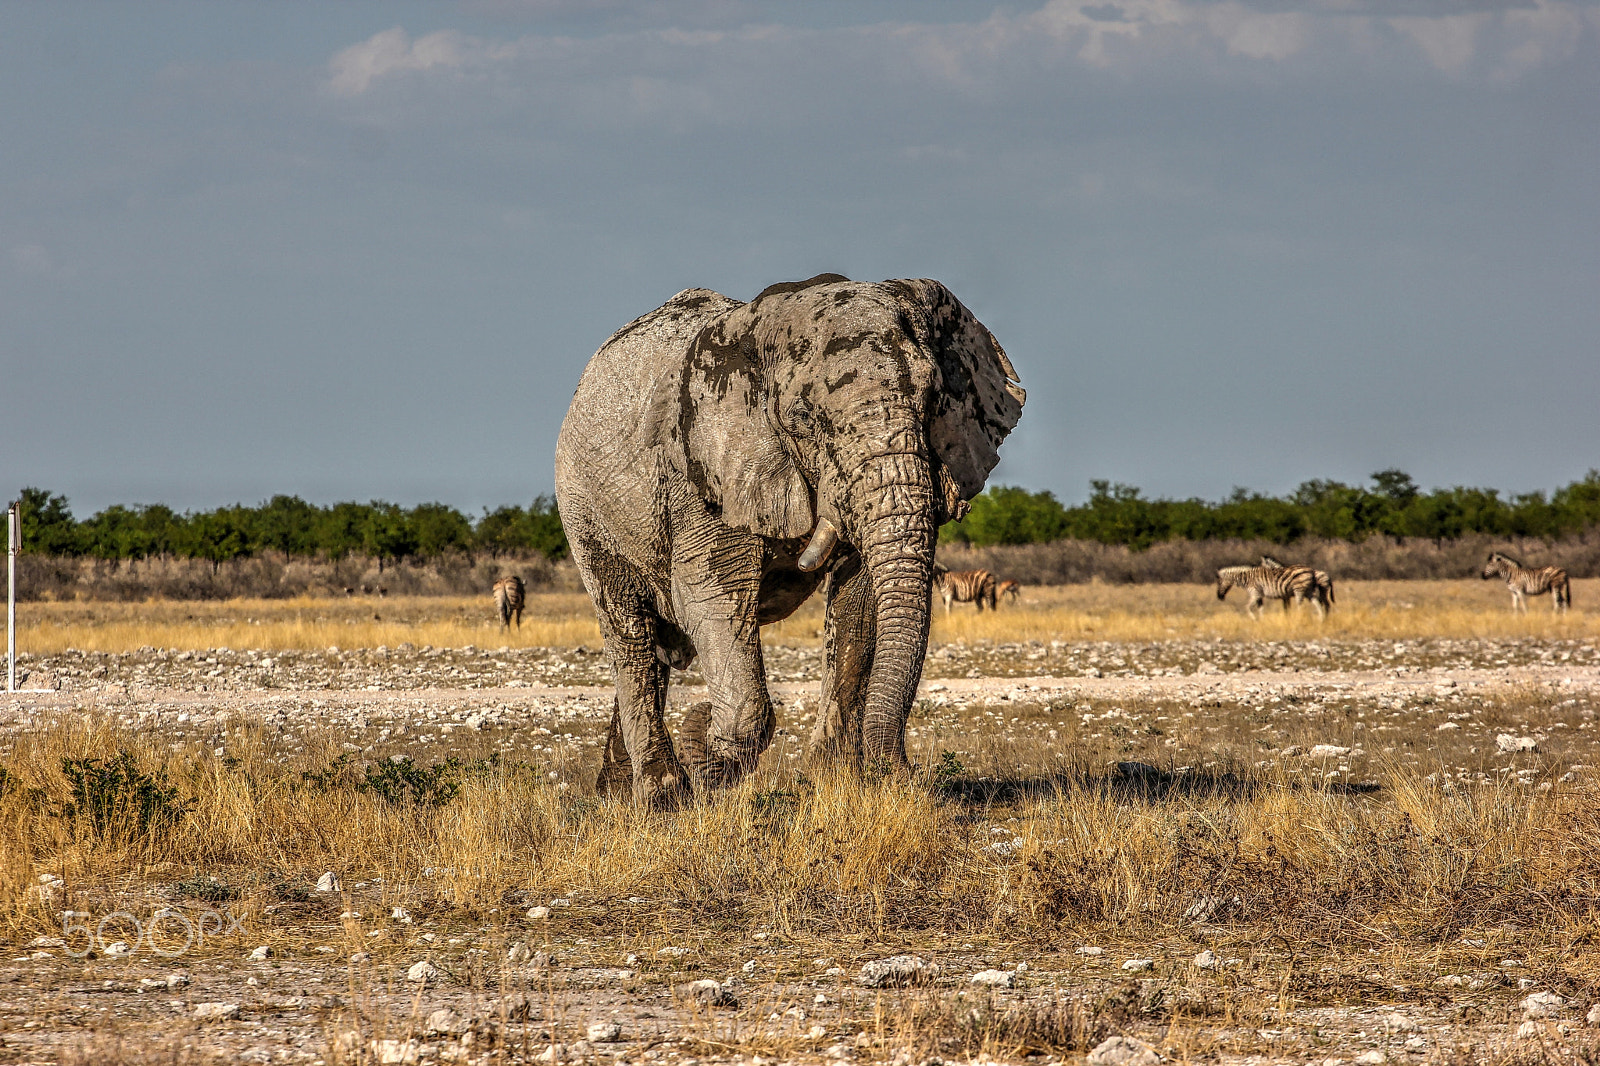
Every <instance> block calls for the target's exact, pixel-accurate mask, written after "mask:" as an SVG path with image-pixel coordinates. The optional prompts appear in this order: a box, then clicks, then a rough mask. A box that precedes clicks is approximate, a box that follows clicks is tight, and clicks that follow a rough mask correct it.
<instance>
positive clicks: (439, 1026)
mask: <svg viewBox="0 0 1600 1066" xmlns="http://www.w3.org/2000/svg"><path fill="white" fill-rule="evenodd" d="M466 1028H467V1020H466V1019H465V1018H463V1017H462V1016H461V1015H459V1014H457V1013H456V1012H455V1011H453V1010H451V1009H450V1008H449V1007H440V1008H439V1009H438V1010H436V1011H434V1012H433V1013H432V1014H430V1015H428V1021H427V1025H426V1029H427V1031H428V1032H430V1033H444V1034H447V1035H448V1034H450V1033H460V1032H464V1031H465V1030H466Z"/></svg>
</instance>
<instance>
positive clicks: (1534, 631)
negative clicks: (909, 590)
mask: <svg viewBox="0 0 1600 1066" xmlns="http://www.w3.org/2000/svg"><path fill="white" fill-rule="evenodd" d="M1573 584H1574V585H1575V586H1576V588H1575V590H1574V599H1575V602H1576V603H1577V604H1578V605H1579V607H1578V608H1577V609H1575V610H1572V611H1569V612H1567V613H1565V614H1562V615H1556V614H1554V612H1552V611H1551V610H1550V609H1549V605H1548V602H1547V601H1548V597H1546V598H1545V599H1541V600H1534V601H1532V604H1533V605H1532V607H1531V608H1530V610H1529V611H1528V613H1527V614H1526V615H1516V614H1513V613H1512V611H1511V610H1510V609H1509V607H1508V602H1509V597H1508V596H1507V594H1506V592H1505V589H1504V587H1503V586H1502V585H1500V584H1498V583H1494V582H1479V581H1368V582H1360V581H1352V582H1342V583H1340V584H1339V585H1338V587H1337V595H1338V603H1337V605H1336V606H1335V607H1334V609H1333V611H1332V613H1331V614H1330V615H1329V617H1328V619H1327V620H1326V621H1324V622H1318V621H1317V620H1316V619H1315V618H1314V617H1313V616H1312V614H1311V612H1310V611H1309V609H1304V608H1302V609H1298V610H1294V611H1291V612H1290V613H1289V614H1287V615H1285V614H1283V613H1282V612H1281V611H1279V609H1278V608H1277V607H1276V606H1275V605H1269V607H1268V609H1267V611H1266V615H1265V617H1264V618H1263V619H1262V620H1260V621H1253V620H1251V619H1249V618H1247V617H1246V616H1245V614H1244V610H1243V606H1242V597H1241V596H1240V595H1239V594H1238V593H1234V594H1232V596H1231V597H1230V600H1229V601H1227V602H1223V603H1218V602H1217V599H1216V596H1215V593H1214V592H1213V590H1212V588H1211V586H1205V585H1071V586H1060V587H1040V588H1028V589H1025V590H1024V591H1023V594H1022V598H1021V601H1020V603H1017V604H1015V605H1012V604H1006V605H1003V606H1002V607H1001V608H1000V610H999V611H997V612H993V613H991V612H987V611H985V612H983V613H982V614H980V613H978V612H977V611H976V610H974V609H973V608H972V606H970V605H965V604H963V605H957V607H956V608H955V610H954V611H953V612H951V614H949V615H948V616H946V614H945V612H944V610H943V608H942V607H941V606H939V605H937V604H936V605H935V609H934V624H933V633H932V639H933V641H934V642H936V643H937V642H944V641H953V640H957V639H964V640H968V641H973V640H980V639H987V640H994V641H1022V640H1042V641H1049V640H1067V641H1074V640H1106V641H1156V640H1216V639H1222V640H1286V639H1289V640H1312V639H1318V638H1332V639H1361V638H1386V639H1397V640H1398V639H1421V638H1429V637H1528V636H1533V637H1546V638H1558V637H1559V638H1572V639H1583V640H1592V639H1594V638H1595V637H1597V636H1600V612H1593V611H1590V610H1587V609H1585V607H1584V605H1586V604H1589V603H1594V602H1600V581H1597V580H1589V581H1576V582H1573ZM821 626H822V608H821V603H820V597H814V598H813V600H812V601H811V602H810V603H808V604H807V605H806V606H805V607H803V608H802V609H801V610H800V611H798V612H796V614H795V615H794V616H793V617H791V618H790V619H788V620H786V621H784V622H782V623H779V624H778V625H775V626H769V627H768V629H767V637H768V639H770V640H776V641H779V642H783V643H795V644H806V643H813V642H815V641H816V640H817V639H818V638H819V637H820V635H821ZM17 628H18V647H19V649H20V650H23V651H28V652H34V653H39V654H49V653H53V652H59V651H62V650H64V649H66V648H69V647H72V648H80V649H83V650H86V651H107V652H124V651H133V650H136V649H138V648H140V647H142V646H146V645H149V646H151V647H157V648H174V649H200V648H212V647H229V648H259V649H262V650H265V651H283V650H311V649H318V648H325V647H328V646H329V645H337V646H339V647H341V648H360V647H377V646H379V645H388V646H390V647H394V646H396V645H399V644H402V643H406V642H409V643H412V644H415V645H419V646H420V645H423V644H432V645H435V646H438V647H460V646H463V645H467V644H476V645H478V646H480V647H498V646H500V645H509V646H511V647H572V646H575V645H580V644H583V645H588V646H590V647H596V646H598V645H599V643H600V632H599V628H598V626H597V625H596V624H595V621H594V614H593V611H592V609H591V607H590V605H589V601H588V598H587V597H586V596H584V595H583V594H582V593H536V594H533V595H530V596H529V605H528V611H527V612H526V613H525V615H524V620H523V625H522V628H521V629H511V630H509V631H508V630H506V629H503V628H501V627H500V625H499V624H498V621H497V620H496V619H494V617H493V615H492V609H491V606H490V604H489V603H488V601H487V599H479V598H456V597H391V598H387V599H381V600H380V599H360V600H341V599H310V598H301V599H293V600H229V601H224V602H174V601H152V602H148V603H134V604H128V603H87V602H68V603H26V604H22V605H21V606H20V607H19V609H18V627H17Z"/></svg>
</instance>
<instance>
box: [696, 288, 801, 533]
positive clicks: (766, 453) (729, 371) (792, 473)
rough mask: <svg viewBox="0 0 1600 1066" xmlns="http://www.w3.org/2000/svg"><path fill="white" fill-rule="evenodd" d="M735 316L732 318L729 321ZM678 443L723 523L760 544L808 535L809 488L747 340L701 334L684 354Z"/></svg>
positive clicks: (722, 327) (721, 327) (714, 329)
mask: <svg viewBox="0 0 1600 1066" xmlns="http://www.w3.org/2000/svg"><path fill="white" fill-rule="evenodd" d="M736 314H737V313H736ZM678 429H679V434H678V436H679V439H680V440H681V441H682V442H683V446H684V456H685V460H686V462H685V467H686V471H685V472H686V473H687V475H688V478H689V481H690V483H691V484H692V485H694V487H695V488H696V490H697V491H699V493H700V495H701V497H702V498H703V499H705V501H706V502H707V503H710V504H713V505H715V506H717V507H720V508H721V509H722V520H723V522H725V523H727V524H728V525H730V526H734V527H737V528H739V529H748V530H750V531H751V532H753V533H758V534H760V535H761V536H764V537H785V538H798V537H804V536H805V535H806V534H808V533H810V532H811V527H812V525H813V524H814V515H813V513H812V509H811V486H810V485H808V484H807V483H806V480H805V478H804V477H802V476H801V474H800V470H799V468H798V467H797V466H796V465H795V463H794V460H793V459H792V458H791V457H790V455H789V453H788V451H787V450H786V449H785V448H784V446H783V440H782V438H780V437H779V435H778V431H777V429H776V428H775V419H774V417H773V411H772V409H771V402H770V397H769V395H768V392H767V388H766V382H765V379H764V377H763V374H762V369H761V363H760V360H759V359H758V358H756V353H755V346H754V343H753V342H752V341H751V339H750V337H749V335H748V333H738V332H733V331H730V330H729V329H728V324H727V323H726V322H722V323H717V324H714V325H712V326H708V327H706V329H705V330H703V331H702V332H701V334H700V336H699V337H698V338H696V340H695V343H694V344H693V345H692V346H691V347H690V350H689V361H688V366H687V367H686V368H685V373H684V378H683V386H682V389H681V391H680V402H679V412H678Z"/></svg>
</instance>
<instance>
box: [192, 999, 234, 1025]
mask: <svg viewBox="0 0 1600 1066" xmlns="http://www.w3.org/2000/svg"><path fill="white" fill-rule="evenodd" d="M238 1016H239V1004H237V1003H196V1004H195V1005H194V1018H195V1021H199V1022H225V1021H230V1020H232V1019H234V1018H237V1017H238Z"/></svg>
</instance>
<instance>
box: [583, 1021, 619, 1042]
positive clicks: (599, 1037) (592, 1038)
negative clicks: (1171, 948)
mask: <svg viewBox="0 0 1600 1066" xmlns="http://www.w3.org/2000/svg"><path fill="white" fill-rule="evenodd" d="M586 1032H587V1033H588V1036H589V1043H591V1044H614V1043H616V1042H617V1041H618V1040H621V1039H622V1026H621V1025H620V1024H618V1023H617V1022H595V1023H594V1024H593V1025H591V1026H589V1028H588V1029H587V1030H586Z"/></svg>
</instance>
